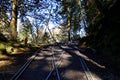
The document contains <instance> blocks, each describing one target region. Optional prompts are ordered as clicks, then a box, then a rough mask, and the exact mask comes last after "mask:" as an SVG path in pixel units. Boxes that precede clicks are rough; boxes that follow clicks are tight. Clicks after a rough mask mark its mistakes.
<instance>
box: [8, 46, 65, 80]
mask: <svg viewBox="0 0 120 80" xmlns="http://www.w3.org/2000/svg"><path fill="white" fill-rule="evenodd" d="M43 51H44V50H43ZM48 51H49V50H48ZM50 51H52V52H51V53H50V54H52V55H50V57H51V60H50V61H51V62H50V65H48V66H49V69H50V71H49V73H48V75H47V76H46V77H45V79H44V80H52V79H51V78H52V77H51V76H54V78H56V80H60V73H59V70H58V67H59V66H60V64H61V61H60V60H61V58H62V54H63V51H62V50H58V51H56V50H55V49H54V47H51V48H50ZM57 52H61V54H60V56H59V57H57V60H56V58H55V55H56V54H57ZM37 55H39V50H37V51H36V52H35V53H34V55H33V56H31V57H30V58H29V60H28V61H27V62H26V63H25V64H24V65H23V66H22V67H21V68H20V69H19V70H18V71H17V72H16V73H15V74H14V75H13V76H12V78H11V79H10V80H19V79H20V78H21V75H23V72H25V70H26V69H27V68H28V67H29V65H31V62H32V61H33V60H34V59H35V58H36V57H37ZM50 57H49V58H50ZM33 62H34V61H33ZM55 76H56V77H55ZM40 80H41V79H40ZM42 80H43V79H42Z"/></svg>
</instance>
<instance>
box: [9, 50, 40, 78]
mask: <svg viewBox="0 0 120 80" xmlns="http://www.w3.org/2000/svg"><path fill="white" fill-rule="evenodd" d="M39 51H40V50H39V49H38V50H37V51H36V52H35V53H34V55H33V56H31V57H30V58H29V59H28V61H27V62H26V63H25V64H24V65H23V66H22V67H21V68H20V69H19V70H18V71H17V72H16V73H15V74H14V75H13V76H12V78H11V79H10V80H18V78H19V77H20V76H21V74H22V73H23V72H24V71H25V69H26V68H27V67H28V66H29V65H30V63H31V62H32V61H33V59H34V58H35V57H36V55H37V54H38V52H39Z"/></svg>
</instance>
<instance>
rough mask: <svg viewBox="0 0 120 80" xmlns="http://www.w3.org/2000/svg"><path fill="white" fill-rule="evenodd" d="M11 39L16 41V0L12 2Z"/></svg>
mask: <svg viewBox="0 0 120 80" xmlns="http://www.w3.org/2000/svg"><path fill="white" fill-rule="evenodd" d="M10 28H11V38H12V40H16V38H17V0H12V18H11V22H10Z"/></svg>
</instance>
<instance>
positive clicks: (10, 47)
mask: <svg viewBox="0 0 120 80" xmlns="http://www.w3.org/2000/svg"><path fill="white" fill-rule="evenodd" d="M6 51H7V53H11V52H13V51H14V48H13V47H12V46H6Z"/></svg>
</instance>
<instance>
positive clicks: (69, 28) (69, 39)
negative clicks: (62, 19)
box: [67, 14, 71, 43]
mask: <svg viewBox="0 0 120 80" xmlns="http://www.w3.org/2000/svg"><path fill="white" fill-rule="evenodd" d="M67 26H68V43H69V42H70V41H71V38H70V36H71V34H70V30H71V27H70V26H71V25H70V14H68V25H67Z"/></svg>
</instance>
